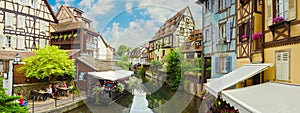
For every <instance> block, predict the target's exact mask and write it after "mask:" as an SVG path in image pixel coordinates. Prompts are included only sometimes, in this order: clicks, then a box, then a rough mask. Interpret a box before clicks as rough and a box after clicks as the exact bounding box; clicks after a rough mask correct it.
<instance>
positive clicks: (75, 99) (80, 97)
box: [27, 91, 86, 113]
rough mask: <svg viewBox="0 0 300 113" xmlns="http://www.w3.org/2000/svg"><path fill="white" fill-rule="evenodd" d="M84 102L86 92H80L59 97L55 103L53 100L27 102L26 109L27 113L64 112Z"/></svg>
mask: <svg viewBox="0 0 300 113" xmlns="http://www.w3.org/2000/svg"><path fill="white" fill-rule="evenodd" d="M84 100H86V92H84V91H81V92H80V93H79V94H70V96H68V97H67V96H62V97H59V98H58V99H57V100H56V101H55V98H50V99H48V100H45V101H32V100H29V102H28V105H27V107H28V112H29V113H53V112H66V111H70V110H72V109H75V108H77V107H79V106H81V105H83V104H84V102H83V101H84Z"/></svg>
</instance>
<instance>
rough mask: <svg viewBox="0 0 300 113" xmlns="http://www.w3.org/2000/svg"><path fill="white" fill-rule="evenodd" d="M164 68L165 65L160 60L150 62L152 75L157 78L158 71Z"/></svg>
mask: <svg viewBox="0 0 300 113" xmlns="http://www.w3.org/2000/svg"><path fill="white" fill-rule="evenodd" d="M162 67H163V64H162V63H161V62H160V61H158V60H152V61H151V62H150V71H151V72H152V75H154V76H157V75H158V70H159V69H161V68H162Z"/></svg>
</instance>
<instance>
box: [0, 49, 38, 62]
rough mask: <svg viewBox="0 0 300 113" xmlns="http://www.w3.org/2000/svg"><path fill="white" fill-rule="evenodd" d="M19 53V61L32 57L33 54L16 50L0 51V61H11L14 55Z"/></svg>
mask: <svg viewBox="0 0 300 113" xmlns="http://www.w3.org/2000/svg"><path fill="white" fill-rule="evenodd" d="M17 53H19V55H20V57H21V59H24V58H28V57H31V56H34V55H35V53H34V52H29V51H18V50H0V59H5V60H13V59H15V56H16V54H17Z"/></svg>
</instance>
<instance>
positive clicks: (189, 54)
mask: <svg viewBox="0 0 300 113" xmlns="http://www.w3.org/2000/svg"><path fill="white" fill-rule="evenodd" d="M186 58H187V59H193V58H194V53H186Z"/></svg>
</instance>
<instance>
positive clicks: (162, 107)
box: [70, 84, 201, 113]
mask: <svg viewBox="0 0 300 113" xmlns="http://www.w3.org/2000/svg"><path fill="white" fill-rule="evenodd" d="M178 95H179V96H178ZM172 98H175V99H172ZM176 98H177V99H176ZM180 99H184V100H188V101H187V102H188V103H187V104H186V105H182V104H183V103H184V102H183V101H182V100H180ZM132 100H133V95H132V94H131V93H128V94H126V95H125V96H124V97H122V98H121V99H119V100H118V101H116V102H115V103H113V104H111V105H95V104H94V103H93V102H86V104H85V105H84V106H81V107H79V108H77V109H74V110H72V111H70V113H129V110H130V107H131V104H132ZM147 100H148V102H149V108H150V109H152V110H153V111H154V112H157V113H169V112H172V113H175V112H179V113H180V112H182V113H199V108H200V104H201V100H200V98H199V97H196V96H193V95H191V94H188V93H186V92H184V91H177V92H175V91H172V90H170V88H169V87H168V85H166V84H164V85H162V87H161V88H160V89H158V90H157V91H156V92H154V93H152V94H151V95H147ZM172 100H173V101H172ZM174 100H175V101H174ZM176 100H178V101H176ZM100 101H101V100H100ZM168 104H170V105H171V106H168ZM181 108H183V109H181ZM172 110H174V111H172Z"/></svg>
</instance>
